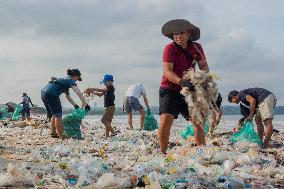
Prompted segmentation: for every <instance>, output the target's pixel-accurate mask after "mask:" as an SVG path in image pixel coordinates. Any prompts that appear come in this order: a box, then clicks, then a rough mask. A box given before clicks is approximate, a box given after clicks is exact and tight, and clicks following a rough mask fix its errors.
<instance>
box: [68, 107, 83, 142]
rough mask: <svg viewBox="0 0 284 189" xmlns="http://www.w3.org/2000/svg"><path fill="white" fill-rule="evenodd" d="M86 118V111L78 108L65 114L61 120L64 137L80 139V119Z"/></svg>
mask: <svg viewBox="0 0 284 189" xmlns="http://www.w3.org/2000/svg"><path fill="white" fill-rule="evenodd" d="M85 116H86V110H85V109H82V108H78V109H76V110H73V111H72V112H70V113H69V114H67V115H66V116H65V117H64V118H63V120H62V121H63V129H64V136H65V137H67V138H75V139H81V138H82V136H81V129H80V125H81V122H82V119H83V118H84V117H85Z"/></svg>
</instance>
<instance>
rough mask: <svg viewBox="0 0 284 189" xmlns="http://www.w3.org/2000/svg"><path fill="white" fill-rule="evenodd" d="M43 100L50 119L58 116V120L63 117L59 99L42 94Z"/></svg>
mask: <svg viewBox="0 0 284 189" xmlns="http://www.w3.org/2000/svg"><path fill="white" fill-rule="evenodd" d="M41 99H42V102H43V104H44V106H45V108H46V110H47V117H48V118H51V117H52V116H56V117H58V118H61V117H62V106H61V102H60V98H59V97H56V96H53V95H51V94H48V93H44V92H42V93H41Z"/></svg>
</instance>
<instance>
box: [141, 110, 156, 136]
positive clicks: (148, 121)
mask: <svg viewBox="0 0 284 189" xmlns="http://www.w3.org/2000/svg"><path fill="white" fill-rule="evenodd" d="M155 129H158V122H157V120H156V119H155V117H154V115H153V114H152V113H151V111H150V110H147V111H146V115H145V119H144V130H146V131H153V130H155Z"/></svg>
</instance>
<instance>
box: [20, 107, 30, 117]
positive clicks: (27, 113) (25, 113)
mask: <svg viewBox="0 0 284 189" xmlns="http://www.w3.org/2000/svg"><path fill="white" fill-rule="evenodd" d="M21 114H22V117H24V118H25V117H28V118H29V117H30V116H31V109H30V108H23V110H22V112H21Z"/></svg>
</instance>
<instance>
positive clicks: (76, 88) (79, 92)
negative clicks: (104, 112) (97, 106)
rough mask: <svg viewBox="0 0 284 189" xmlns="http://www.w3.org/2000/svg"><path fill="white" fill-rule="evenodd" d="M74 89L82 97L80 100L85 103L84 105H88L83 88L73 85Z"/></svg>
mask: <svg viewBox="0 0 284 189" xmlns="http://www.w3.org/2000/svg"><path fill="white" fill-rule="evenodd" d="M72 89H73V91H74V92H75V93H76V95H77V96H78V97H79V98H80V100H81V101H82V103H83V106H86V105H87V104H88V103H87V101H86V99H85V98H84V96H83V94H82V92H81V90H80V89H79V87H77V86H72Z"/></svg>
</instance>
